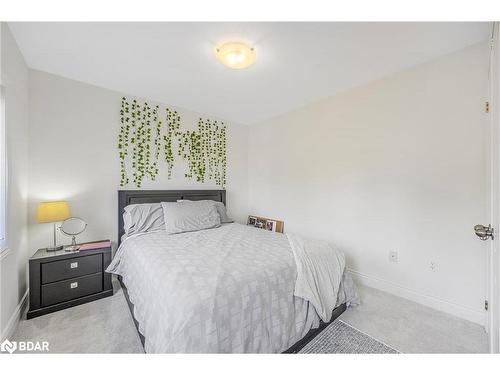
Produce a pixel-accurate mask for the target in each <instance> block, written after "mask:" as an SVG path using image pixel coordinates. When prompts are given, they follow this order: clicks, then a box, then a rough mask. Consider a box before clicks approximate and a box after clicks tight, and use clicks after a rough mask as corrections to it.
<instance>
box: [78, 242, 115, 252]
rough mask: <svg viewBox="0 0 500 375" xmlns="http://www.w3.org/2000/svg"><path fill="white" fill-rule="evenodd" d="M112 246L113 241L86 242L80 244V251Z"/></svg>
mask: <svg viewBox="0 0 500 375" xmlns="http://www.w3.org/2000/svg"><path fill="white" fill-rule="evenodd" d="M110 246H111V241H101V242H91V243H84V244H83V245H80V251H84V250H95V249H102V248H103V247H110Z"/></svg>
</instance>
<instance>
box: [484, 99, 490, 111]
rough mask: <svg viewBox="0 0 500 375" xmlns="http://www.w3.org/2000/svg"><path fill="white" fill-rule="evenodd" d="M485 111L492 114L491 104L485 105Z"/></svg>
mask: <svg viewBox="0 0 500 375" xmlns="http://www.w3.org/2000/svg"><path fill="white" fill-rule="evenodd" d="M484 111H485V112H486V113H490V102H486V103H485V105H484Z"/></svg>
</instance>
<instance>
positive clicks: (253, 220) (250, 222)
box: [247, 216, 257, 227]
mask: <svg viewBox="0 0 500 375" xmlns="http://www.w3.org/2000/svg"><path fill="white" fill-rule="evenodd" d="M255 224H257V218H256V217H255V216H249V217H248V221H247V225H251V226H252V227H255Z"/></svg>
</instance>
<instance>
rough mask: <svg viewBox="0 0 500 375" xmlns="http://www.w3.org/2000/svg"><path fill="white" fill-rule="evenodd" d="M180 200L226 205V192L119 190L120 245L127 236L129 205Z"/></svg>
mask: <svg viewBox="0 0 500 375" xmlns="http://www.w3.org/2000/svg"><path fill="white" fill-rule="evenodd" d="M178 199H188V200H191V201H200V200H204V199H209V200H213V201H217V202H222V203H224V204H226V191H225V190H118V245H120V243H121V238H122V236H123V235H124V234H125V230H124V229H123V212H124V209H125V207H126V206H128V205H129V204H138V203H160V202H176V201H177V200H178Z"/></svg>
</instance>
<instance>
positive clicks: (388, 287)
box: [348, 269, 485, 326]
mask: <svg viewBox="0 0 500 375" xmlns="http://www.w3.org/2000/svg"><path fill="white" fill-rule="evenodd" d="M348 271H349V272H350V273H351V275H352V277H353V279H354V281H356V282H358V283H359V284H361V285H365V286H368V287H371V288H375V289H379V290H382V291H384V292H387V293H391V294H394V295H396V296H398V297H402V298H405V299H408V300H410V301H413V302H417V303H420V304H422V305H425V306H428V307H431V308H433V309H436V310H439V311H442V312H445V313H448V314H451V315H455V316H457V317H459V318H462V319H465V320H468V321H471V322H474V323H477V324H480V325H481V326H484V325H485V312H483V311H476V310H472V309H470V308H468V307H464V306H460V305H457V304H454V303H452V302H449V301H445V300H442V299H439V298H436V297H432V296H429V295H425V294H422V293H420V292H417V291H415V290H412V289H409V288H406V287H403V286H400V285H397V284H394V283H393V282H391V281H387V280H383V279H380V278H378V277H373V276H368V275H365V274H363V273H361V272H359V271H356V270H352V269H348Z"/></svg>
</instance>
